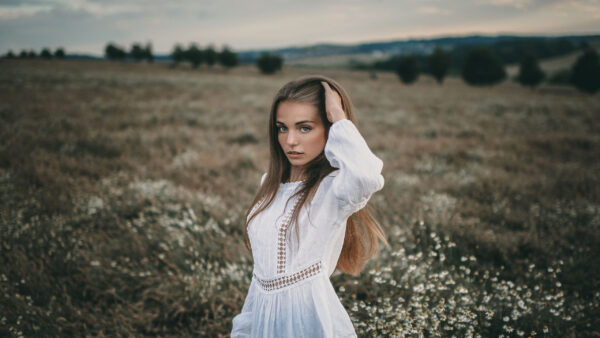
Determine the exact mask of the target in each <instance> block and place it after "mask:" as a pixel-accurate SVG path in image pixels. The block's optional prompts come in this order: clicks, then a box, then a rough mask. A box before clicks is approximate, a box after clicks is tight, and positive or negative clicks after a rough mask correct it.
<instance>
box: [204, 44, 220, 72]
mask: <svg viewBox="0 0 600 338" xmlns="http://www.w3.org/2000/svg"><path fill="white" fill-rule="evenodd" d="M204 60H205V61H206V64H207V65H209V66H211V67H212V66H213V65H214V64H215V62H217V52H216V51H215V48H214V47H213V46H208V47H207V48H206V49H205V50H204Z"/></svg>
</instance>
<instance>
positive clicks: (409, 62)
mask: <svg viewBox="0 0 600 338" xmlns="http://www.w3.org/2000/svg"><path fill="white" fill-rule="evenodd" d="M396 74H398V76H399V77H400V80H402V82H404V83H406V84H411V83H413V82H415V81H416V80H417V79H418V78H419V66H418V65H417V60H416V59H415V57H414V56H412V55H410V56H405V57H403V58H401V59H400V61H399V62H398V66H397V67H396Z"/></svg>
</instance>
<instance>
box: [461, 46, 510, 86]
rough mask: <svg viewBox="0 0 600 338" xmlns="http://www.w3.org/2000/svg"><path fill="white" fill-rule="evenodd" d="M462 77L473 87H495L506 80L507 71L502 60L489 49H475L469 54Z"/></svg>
mask: <svg viewBox="0 0 600 338" xmlns="http://www.w3.org/2000/svg"><path fill="white" fill-rule="evenodd" d="M462 77H463V79H464V80H465V82H467V83H468V84H470V85H473V86H485V85H493V84H496V83H498V82H500V81H502V80H504V79H505V78H506V71H505V70H504V65H503V64H502V62H501V61H500V59H498V57H497V56H496V55H494V54H493V53H492V51H491V50H490V49H489V48H487V47H475V48H473V49H471V50H470V51H469V53H468V54H467V58H466V59H465V64H464V66H463V69H462Z"/></svg>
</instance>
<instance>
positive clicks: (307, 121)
mask: <svg viewBox="0 0 600 338" xmlns="http://www.w3.org/2000/svg"><path fill="white" fill-rule="evenodd" d="M302 123H315V121H310V120H304V121H298V122H296V125H299V124H302ZM275 124H283V125H285V123H283V122H281V121H277V122H275Z"/></svg>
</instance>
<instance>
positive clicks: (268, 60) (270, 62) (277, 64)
mask: <svg viewBox="0 0 600 338" xmlns="http://www.w3.org/2000/svg"><path fill="white" fill-rule="evenodd" d="M256 65H257V66H258V69H260V72H261V73H263V74H273V73H275V72H276V71H278V70H281V66H282V65H283V59H282V58H281V56H279V55H276V54H269V53H264V54H262V55H261V56H260V58H258V60H256Z"/></svg>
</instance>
